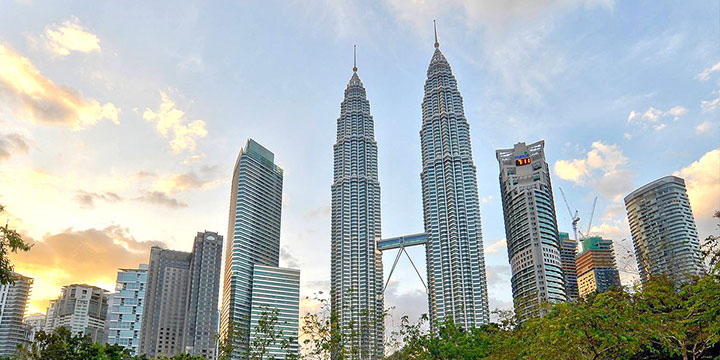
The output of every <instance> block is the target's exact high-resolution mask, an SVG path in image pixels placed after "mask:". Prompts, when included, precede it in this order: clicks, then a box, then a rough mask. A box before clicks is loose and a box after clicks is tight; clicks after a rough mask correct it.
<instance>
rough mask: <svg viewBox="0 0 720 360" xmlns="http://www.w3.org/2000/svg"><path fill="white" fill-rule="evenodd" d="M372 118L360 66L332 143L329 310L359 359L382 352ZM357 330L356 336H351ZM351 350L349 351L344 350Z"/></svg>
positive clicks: (376, 356) (377, 356)
mask: <svg viewBox="0 0 720 360" xmlns="http://www.w3.org/2000/svg"><path fill="white" fill-rule="evenodd" d="M374 127H375V125H374V121H373V117H372V115H371V114H370V102H369V101H368V99H367V94H366V92H365V87H364V86H363V83H362V82H361V81H360V78H359V77H358V74H357V67H354V68H353V74H352V77H351V78H350V81H349V82H348V84H347V87H346V88H345V97H344V99H343V101H342V103H341V104H340V117H338V119H337V138H336V142H335V145H334V146H333V158H334V172H333V184H332V187H331V192H332V201H331V203H332V215H331V217H332V219H331V241H330V244H331V245H330V248H331V257H330V262H331V270H330V297H331V299H330V304H331V311H332V312H333V313H334V314H336V315H337V317H338V323H337V327H338V329H337V330H338V331H341V332H342V334H344V336H346V337H350V339H349V341H348V345H347V346H348V347H350V348H353V349H355V350H357V351H358V354H359V358H360V359H381V358H382V357H383V356H384V353H383V338H384V323H383V321H384V320H383V310H384V309H383V295H382V286H383V270H382V253H381V252H380V251H379V250H378V249H377V244H376V243H377V241H378V240H380V239H381V237H380V235H381V234H380V183H379V181H378V155H377V151H378V150H377V142H376V141H375V129H374ZM351 334H357V336H351ZM346 350H349V349H346Z"/></svg>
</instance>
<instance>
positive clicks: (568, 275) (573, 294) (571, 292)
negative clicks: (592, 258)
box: [560, 232, 580, 301]
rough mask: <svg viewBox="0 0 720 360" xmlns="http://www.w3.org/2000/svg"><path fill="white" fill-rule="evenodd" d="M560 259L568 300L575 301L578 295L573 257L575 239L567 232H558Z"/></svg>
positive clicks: (575, 251)
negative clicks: (560, 245) (560, 244)
mask: <svg viewBox="0 0 720 360" xmlns="http://www.w3.org/2000/svg"><path fill="white" fill-rule="evenodd" d="M560 242H561V243H562V247H561V248H560V261H561V262H562V271H563V275H564V276H565V292H566V293H567V297H568V300H569V301H575V300H577V298H578V297H579V296H580V294H579V292H578V281H577V276H578V275H577V268H576V267H575V257H576V256H577V241H575V240H573V239H571V238H570V236H569V235H568V233H565V232H561V233H560Z"/></svg>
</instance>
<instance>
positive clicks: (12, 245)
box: [0, 205, 32, 285]
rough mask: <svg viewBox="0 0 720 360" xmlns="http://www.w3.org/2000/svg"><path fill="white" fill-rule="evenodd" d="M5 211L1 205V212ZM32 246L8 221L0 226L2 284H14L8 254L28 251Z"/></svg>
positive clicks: (0, 273) (0, 283) (0, 281)
mask: <svg viewBox="0 0 720 360" xmlns="http://www.w3.org/2000/svg"><path fill="white" fill-rule="evenodd" d="M3 211H5V207H4V206H2V205H0V214H2V213H3ZM31 247H32V246H31V245H29V244H26V243H25V241H23V239H22V236H20V234H18V232H17V231H15V230H14V229H11V228H10V225H9V223H8V222H6V223H5V226H0V285H5V284H14V283H15V279H14V278H13V275H12V272H13V266H12V264H11V263H10V259H9V258H8V254H9V253H10V252H11V251H12V252H18V250H20V251H28V250H30V248H31Z"/></svg>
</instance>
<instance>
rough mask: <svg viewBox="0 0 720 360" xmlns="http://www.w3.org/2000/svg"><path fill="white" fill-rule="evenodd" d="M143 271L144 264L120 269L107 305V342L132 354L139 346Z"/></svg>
mask: <svg viewBox="0 0 720 360" xmlns="http://www.w3.org/2000/svg"><path fill="white" fill-rule="evenodd" d="M147 270H148V266H147V264H140V266H138V268H137V269H120V270H119V271H118V274H117V281H116V283H115V293H114V294H113V295H112V296H111V297H110V301H109V306H108V316H107V324H108V328H107V343H108V344H110V345H115V344H117V345H120V346H123V347H125V348H127V349H130V353H131V354H132V355H137V354H138V350H139V348H140V331H141V329H142V315H143V306H144V305H145V303H144V302H145V291H146V286H147Z"/></svg>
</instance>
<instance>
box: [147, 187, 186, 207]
mask: <svg viewBox="0 0 720 360" xmlns="http://www.w3.org/2000/svg"><path fill="white" fill-rule="evenodd" d="M135 200H137V201H142V202H145V203H148V204H154V205H160V206H165V207H168V208H170V209H179V208H184V207H187V206H188V205H187V204H186V203H184V202H182V201H180V200H178V199H175V198H173V197H171V196H170V195H168V194H166V193H164V192H161V191H144V192H143V193H142V195H141V196H139V197H137V198H135Z"/></svg>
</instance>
